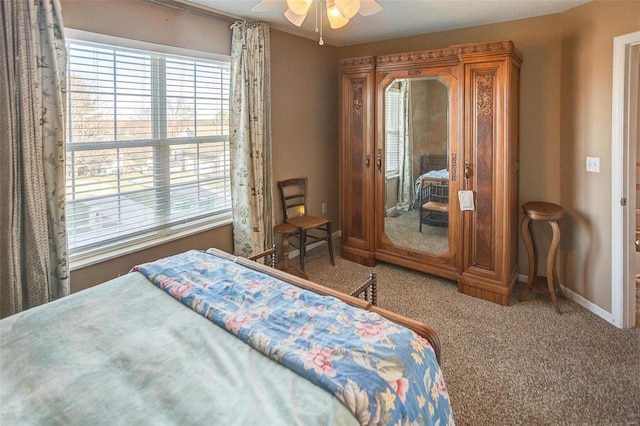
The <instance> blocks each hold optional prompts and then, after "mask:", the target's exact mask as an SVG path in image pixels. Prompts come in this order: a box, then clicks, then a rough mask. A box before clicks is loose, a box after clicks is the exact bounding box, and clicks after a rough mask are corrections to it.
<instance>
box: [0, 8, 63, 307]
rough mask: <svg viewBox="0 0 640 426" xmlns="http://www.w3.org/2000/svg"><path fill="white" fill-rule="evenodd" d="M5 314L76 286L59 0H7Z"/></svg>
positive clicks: (1, 68) (1, 215)
mask: <svg viewBox="0 0 640 426" xmlns="http://www.w3.org/2000/svg"><path fill="white" fill-rule="evenodd" d="M0 10H1V11H2V32H1V33H0V37H1V39H0V45H1V47H2V51H3V52H5V53H4V54H3V55H2V56H1V59H0V72H1V74H2V78H0V146H1V151H0V152H1V155H2V162H3V164H2V173H1V174H0V181H1V182H2V184H1V185H0V186H1V190H0V222H1V223H2V227H1V229H2V231H1V234H0V247H1V250H0V316H1V317H6V316H9V315H12V314H14V313H17V312H20V311H22V310H25V309H28V308H31V307H34V306H37V305H40V304H43V303H46V302H49V301H51V300H53V299H56V298H59V297H62V296H65V295H67V294H68V293H69V273H68V265H67V238H66V227H65V217H64V205H65V167H64V162H65V152H64V107H65V106H64V102H65V73H66V49H65V44H64V34H63V28H64V26H63V23H62V15H61V7H60V2H59V0H37V1H33V0H32V1H3V2H1V3H0Z"/></svg>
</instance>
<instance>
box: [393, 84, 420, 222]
mask: <svg viewBox="0 0 640 426" xmlns="http://www.w3.org/2000/svg"><path fill="white" fill-rule="evenodd" d="M400 99H402V109H401V115H400V117H401V118H400V144H399V148H400V150H399V151H400V152H399V153H398V156H399V158H400V176H399V178H398V202H397V203H396V208H398V209H399V210H405V211H406V210H410V209H411V208H412V207H413V204H414V200H415V192H414V186H413V176H412V175H413V135H412V132H411V85H410V84H409V83H407V82H402V83H401V84H400Z"/></svg>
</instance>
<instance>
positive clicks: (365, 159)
mask: <svg viewBox="0 0 640 426" xmlns="http://www.w3.org/2000/svg"><path fill="white" fill-rule="evenodd" d="M370 164H371V154H367V155H365V157H364V165H365V166H366V167H367V169H368V168H369V165H370Z"/></svg>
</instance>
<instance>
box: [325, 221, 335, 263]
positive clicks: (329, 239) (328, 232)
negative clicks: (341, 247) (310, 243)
mask: <svg viewBox="0 0 640 426" xmlns="http://www.w3.org/2000/svg"><path fill="white" fill-rule="evenodd" d="M332 239H333V238H331V222H329V223H327V243H329V257H331V265H333V266H336V262H335V261H334V260H333V242H332V241H331V240H332Z"/></svg>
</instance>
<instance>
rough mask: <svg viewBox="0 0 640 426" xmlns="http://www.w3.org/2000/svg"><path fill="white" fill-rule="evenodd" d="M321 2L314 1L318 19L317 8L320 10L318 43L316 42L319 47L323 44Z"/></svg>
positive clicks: (319, 0) (320, 0)
mask: <svg viewBox="0 0 640 426" xmlns="http://www.w3.org/2000/svg"><path fill="white" fill-rule="evenodd" d="M321 3H322V0H316V18H317V17H318V8H320V41H319V42H318V43H319V44H320V46H322V45H323V44H324V40H323V39H322V21H323V19H322V5H321Z"/></svg>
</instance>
